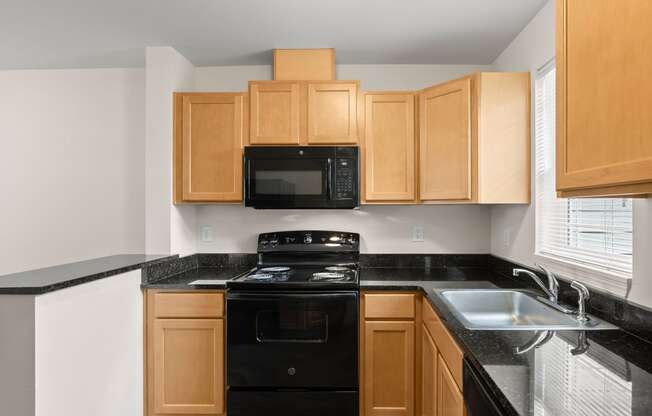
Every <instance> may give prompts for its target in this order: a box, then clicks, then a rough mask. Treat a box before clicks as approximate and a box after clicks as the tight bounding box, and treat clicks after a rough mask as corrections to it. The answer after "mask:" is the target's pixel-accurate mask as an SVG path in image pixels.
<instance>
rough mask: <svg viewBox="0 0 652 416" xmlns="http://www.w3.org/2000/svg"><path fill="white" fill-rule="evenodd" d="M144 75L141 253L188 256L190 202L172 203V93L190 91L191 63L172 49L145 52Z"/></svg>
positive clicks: (191, 245)
mask: <svg viewBox="0 0 652 416" xmlns="http://www.w3.org/2000/svg"><path fill="white" fill-rule="evenodd" d="M145 57H146V58H145V61H146V64H145V74H146V75H145V79H146V104H145V108H146V110H145V126H146V157H145V165H146V174H145V177H146V179H145V183H146V193H145V206H146V215H145V218H146V252H147V253H149V254H169V253H174V254H179V255H182V256H183V255H188V254H192V253H194V252H195V249H196V242H197V236H196V234H197V222H196V213H195V207H194V206H191V205H188V206H185V205H184V206H175V205H173V204H172V125H173V111H172V108H173V106H172V93H173V92H174V91H184V90H185V91H192V90H193V89H194V86H195V80H194V78H195V67H194V66H193V65H192V64H191V63H190V61H188V60H187V59H186V58H184V57H183V56H182V55H181V54H179V53H178V52H177V51H176V50H175V49H173V48H171V47H168V46H163V47H150V48H147V49H146V52H145Z"/></svg>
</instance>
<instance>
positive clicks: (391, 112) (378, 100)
mask: <svg viewBox="0 0 652 416" xmlns="http://www.w3.org/2000/svg"><path fill="white" fill-rule="evenodd" d="M415 148H416V143H415V137H414V95H412V94H392V93H386V94H366V95H365V128H364V163H365V200H367V201H414V200H415V198H416V195H415Z"/></svg>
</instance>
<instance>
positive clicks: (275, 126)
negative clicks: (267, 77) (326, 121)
mask: <svg viewBox="0 0 652 416" xmlns="http://www.w3.org/2000/svg"><path fill="white" fill-rule="evenodd" d="M299 91H300V84H299V83H298V82H251V83H250V84H249V97H250V98H249V99H250V101H251V125H250V132H251V133H250V136H249V142H250V143H251V144H299V130H300V102H299V97H300V94H299Z"/></svg>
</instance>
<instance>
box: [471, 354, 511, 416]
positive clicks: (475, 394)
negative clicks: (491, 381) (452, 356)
mask: <svg viewBox="0 0 652 416" xmlns="http://www.w3.org/2000/svg"><path fill="white" fill-rule="evenodd" d="M463 380H464V384H463V385H464V403H465V404H466V413H467V415H468V416H503V415H504V413H503V412H502V411H501V410H500V408H499V407H498V405H497V404H496V402H495V401H494V399H493V398H492V397H491V395H490V393H489V392H488V391H487V388H486V387H485V386H484V384H483V383H482V380H480V376H479V375H478V373H477V372H476V370H475V369H474V368H473V366H472V365H471V364H470V363H469V362H468V361H467V359H464V367H463Z"/></svg>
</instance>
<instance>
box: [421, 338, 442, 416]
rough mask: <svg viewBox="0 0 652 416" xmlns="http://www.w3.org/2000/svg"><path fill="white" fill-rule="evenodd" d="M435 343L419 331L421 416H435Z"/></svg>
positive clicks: (436, 359) (436, 355)
mask: <svg viewBox="0 0 652 416" xmlns="http://www.w3.org/2000/svg"><path fill="white" fill-rule="evenodd" d="M437 357H438V351H437V345H435V341H433V339H432V337H431V336H430V334H429V333H428V331H427V330H426V328H425V326H423V327H422V331H421V415H422V416H437V377H438V375H437V363H438V358H437Z"/></svg>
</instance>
